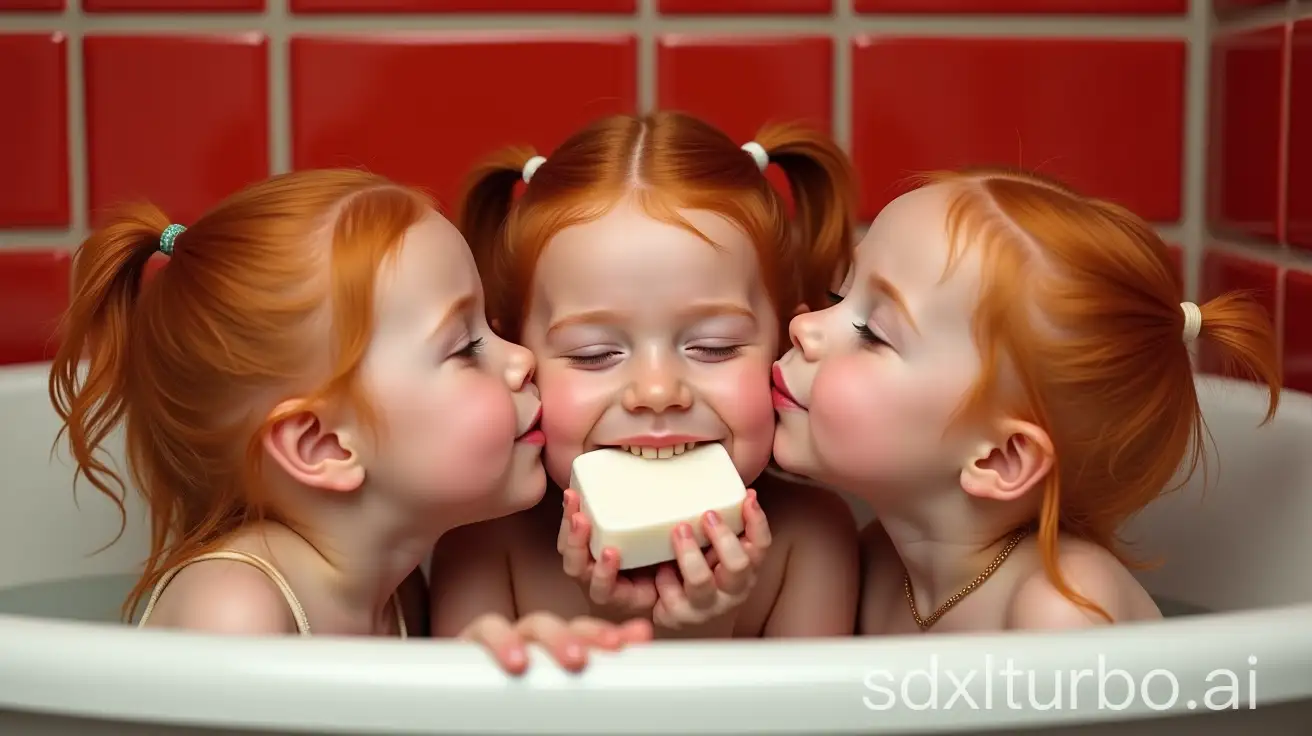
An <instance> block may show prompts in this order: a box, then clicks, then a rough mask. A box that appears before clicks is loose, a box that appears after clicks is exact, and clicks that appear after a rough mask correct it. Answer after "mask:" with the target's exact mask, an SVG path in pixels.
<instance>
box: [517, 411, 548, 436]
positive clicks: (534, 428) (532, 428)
mask: <svg viewBox="0 0 1312 736" xmlns="http://www.w3.org/2000/svg"><path fill="white" fill-rule="evenodd" d="M541 421H542V407H541V405H539V406H538V410H537V411H536V412H534V413H533V421H531V422H529V423H528V428H527V429H525V430H524V431H523V432H521V433H520V434H519V436H518V437H516V438H515V441H516V442H519V441H521V440H527V439H528V437H529V435H531V434H533V433H534V432H536V433H538V434H542V430H540V429H538V423H539V422H541Z"/></svg>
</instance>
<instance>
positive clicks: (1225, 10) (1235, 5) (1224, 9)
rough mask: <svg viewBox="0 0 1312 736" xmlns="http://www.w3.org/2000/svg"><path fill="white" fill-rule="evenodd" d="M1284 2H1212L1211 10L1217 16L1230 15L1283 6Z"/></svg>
mask: <svg viewBox="0 0 1312 736" xmlns="http://www.w3.org/2000/svg"><path fill="white" fill-rule="evenodd" d="M1285 1H1286V0H1212V9H1213V10H1215V11H1216V13H1217V15H1231V14H1234V13H1238V12H1243V11H1245V10H1252V9H1253V8H1262V7H1267V6H1270V5H1284V4H1285Z"/></svg>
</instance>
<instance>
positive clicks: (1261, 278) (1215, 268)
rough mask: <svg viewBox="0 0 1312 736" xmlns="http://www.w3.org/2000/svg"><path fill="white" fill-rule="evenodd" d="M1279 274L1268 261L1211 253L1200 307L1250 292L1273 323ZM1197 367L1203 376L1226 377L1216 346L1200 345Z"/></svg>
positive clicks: (1205, 263)
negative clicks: (1219, 298) (1227, 295)
mask: <svg viewBox="0 0 1312 736" xmlns="http://www.w3.org/2000/svg"><path fill="white" fill-rule="evenodd" d="M1278 271H1279V269H1278V268H1277V267H1276V265H1275V264H1273V263H1270V262H1267V261H1261V260H1256V259H1253V258H1249V257H1247V256H1243V255H1239V254H1237V253H1229V252H1225V251H1220V250H1214V249H1209V250H1208V251H1207V252H1206V253H1205V254H1204V255H1203V272H1202V288H1201V289H1200V292H1201V293H1200V294H1199V300H1198V303H1199V304H1202V303H1203V302H1206V301H1207V300H1209V299H1213V298H1215V297H1217V296H1220V295H1221V294H1224V293H1226V292H1230V291H1249V292H1252V296H1253V298H1254V299H1256V300H1257V301H1258V303H1259V304H1261V305H1262V306H1263V307H1264V308H1265V309H1266V310H1267V314H1269V315H1270V316H1271V319H1272V321H1273V322H1274V321H1275V318H1276V279H1277V277H1278V275H1279V274H1278ZM1198 367H1199V370H1201V371H1203V372H1204V373H1212V374H1216V375H1221V374H1222V373H1223V367H1224V364H1223V362H1222V358H1221V356H1220V355H1219V354H1218V353H1217V351H1216V344H1215V343H1213V342H1210V341H1208V340H1203V341H1201V342H1200V343H1199V351H1198Z"/></svg>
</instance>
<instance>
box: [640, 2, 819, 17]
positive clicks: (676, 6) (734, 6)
mask: <svg viewBox="0 0 1312 736" xmlns="http://www.w3.org/2000/svg"><path fill="white" fill-rule="evenodd" d="M657 7H658V8H659V9H660V12H662V13H664V14H666V15H709V14H720V13H726V14H727V13H733V14H735V15H738V14H747V13H775V14H779V13H798V14H806V13H831V12H833V10H834V0H660V3H659V5H658V6H657Z"/></svg>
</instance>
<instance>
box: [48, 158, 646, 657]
mask: <svg viewBox="0 0 1312 736" xmlns="http://www.w3.org/2000/svg"><path fill="white" fill-rule="evenodd" d="M156 252H159V253H163V254H164V255H165V256H168V259H169V260H168V263H167V265H166V266H165V267H164V269H163V270H162V271H161V272H160V273H159V274H158V275H157V276H155V277H154V278H152V279H150V280H149V281H148V282H146V283H144V284H143V274H144V272H145V270H146V264H147V262H148V261H149V260H150V259H151V257H152V255H153V254H155V253H156ZM75 263H76V265H75V270H74V295H73V299H72V304H71V306H70V307H69V310H68V313H67V316H66V319H65V324H64V334H63V342H62V345H61V347H60V349H59V352H58V355H57V356H56V358H55V361H54V366H53V368H52V369H51V376H50V394H51V398H52V401H53V402H54V404H55V407H56V409H57V411H58V412H59V414H60V416H61V418H62V419H63V420H64V421H65V423H66V426H65V429H66V430H67V434H68V440H69V442H70V444H71V446H72V452H73V455H74V457H75V458H76V461H77V464H78V471H79V474H80V475H81V476H82V477H83V478H85V479H86V480H87V481H88V482H90V483H91V484H92V485H93V486H95V487H96V488H97V489H98V490H100V491H101V492H103V493H105V494H106V495H108V496H109V497H110V498H112V499H114V501H115V502H116V503H117V504H118V505H119V507H120V509H122V508H123V507H124V501H125V499H124V489H125V486H124V484H123V482H122V480H121V478H120V476H119V475H118V474H117V473H116V472H115V471H114V470H112V469H111V468H110V467H108V466H107V465H106V464H105V463H104V462H103V461H102V460H100V459H99V458H97V457H96V454H95V453H96V451H97V449H98V448H99V447H100V446H101V445H102V443H103V442H104V440H105V439H106V437H107V436H108V435H109V433H110V432H111V431H112V430H113V429H114V427H115V425H117V424H118V423H119V422H120V420H122V421H123V423H124V424H125V425H126V441H127V455H128V463H129V466H128V469H129V471H130V473H131V478H132V481H133V485H134V486H135V487H136V488H138V489H140V491H141V494H142V496H143V497H144V499H145V501H146V504H147V506H148V509H149V516H150V522H151V544H150V554H149V557H148V559H147V560H146V563H145V570H144V573H143V575H142V576H141V578H140V580H139V581H138V583H137V584H136V586H135V587H134V588H133V590H132V592H131V594H130V596H129V598H128V600H127V602H126V604H125V606H124V608H125V615H126V616H128V617H130V616H131V614H132V612H133V611H135V610H136V608H137V606H138V604H139V603H141V601H142V600H143V599H148V600H147V602H146V607H145V610H144V612H143V613H142V615H141V619H140V625H141V626H152V627H174V628H186V629H196V630H202V631H209V632H219V633H230V634H292V633H298V634H301V635H308V634H309V633H310V632H311V631H312V630H313V631H314V632H315V633H318V634H332V635H367V636H401V637H405V636H406V635H407V633H411V634H419V635H422V634H424V633H426V629H427V624H428V622H427V615H426V611H425V608H426V606H425V604H426V598H427V596H426V592H425V590H424V583H423V577H422V574H421V573H420V572H419V571H418V569H417V568H418V566H419V564H420V562H421V561H422V559H423V557H424V555H425V554H427V552H428V551H429V550H430V549H431V548H432V546H433V544H434V542H436V540H437V538H438V537H439V536H441V535H442V533H443V532H445V531H447V530H448V529H451V528H453V527H456V526H458V525H461V524H467V523H470V522H475V521H480V520H483V519H488V518H492V517H496V516H501V515H505V514H508V513H511V512H514V511H518V510H520V509H523V508H528V507H530V506H532V505H533V504H535V503H537V501H538V500H539V499H540V498H541V496H542V492H543V487H544V479H543V471H542V467H541V462H540V459H539V453H540V452H541V446H542V433H541V432H540V431H539V430H538V429H537V422H538V417H539V414H540V412H539V401H538V399H537V396H536V391H535V390H534V388H533V386H532V384H531V383H530V378H531V375H532V373H533V370H534V361H533V356H532V354H531V353H529V352H528V351H527V350H524V349H523V348H520V347H518V346H515V345H511V344H509V343H506V342H504V341H502V340H501V339H499V338H498V337H497V336H496V335H494V334H492V332H491V331H490V330H489V329H488V327H487V325H486V323H485V321H484V312H483V302H482V299H483V297H482V289H481V287H480V283H479V279H478V274H477V272H476V271H475V268H474V262H473V258H472V256H471V254H470V252H469V249H468V247H467V246H466V244H465V242H464V240H463V239H462V238H461V236H460V234H459V232H457V231H456V229H455V228H454V227H453V226H452V225H451V224H450V223H448V222H447V221H446V220H444V219H443V218H442V217H440V216H439V215H438V214H437V213H436V212H434V211H433V209H432V207H431V206H430V204H429V202H428V201H427V200H426V199H424V198H423V197H422V196H421V195H419V194H417V193H416V192H414V191H411V190H409V189H406V188H403V187H400V186H397V185H395V184H393V183H391V182H389V181H387V180H385V179H382V178H380V177H378V176H374V175H371V174H367V173H364V172H360V171H349V170H324V171H305V172H301V173H295V174H288V175H284V176H278V177H274V178H272V179H270V180H268V181H265V182H263V183H260V184H256V185H254V186H251V187H249V188H247V189H246V190H244V191H242V192H240V193H238V194H236V195H234V196H232V197H231V198H229V199H228V200H226V201H225V202H223V203H221V204H220V205H219V206H218V207H216V208H215V209H214V210H213V211H211V212H210V213H209V214H207V215H205V216H204V217H202V218H201V219H200V220H199V221H197V222H196V223H194V224H192V225H191V226H190V227H183V226H181V225H177V224H169V221H168V220H167V219H165V217H164V216H163V214H161V213H160V212H159V210H158V209H156V208H154V207H152V206H149V205H139V206H135V207H129V208H126V209H124V210H122V211H121V212H120V213H118V214H117V215H116V216H115V217H113V218H112V219H111V220H110V221H109V224H108V225H106V226H105V227H104V228H103V229H101V230H100V231H98V232H96V233H95V234H93V235H92V236H91V237H90V238H88V239H87V241H86V242H85V243H83V245H82V246H81V248H80V249H79V251H78V254H77V258H76V262H75ZM84 359H85V360H86V363H87V365H86V366H85V369H84V366H82V365H81V362H82V361H83V360H84ZM645 631H646V629H645V625H643V624H637V625H633V626H629V627H626V628H619V627H615V626H612V625H610V624H604V623H602V622H597V621H587V620H583V621H576V622H573V623H571V624H566V623H565V622H563V621H561V620H559V619H557V618H554V617H550V616H536V617H532V618H529V619H526V620H525V621H522V622H519V623H518V624H511V623H510V622H509V621H508V620H505V619H502V618H497V617H485V618H483V619H480V620H477V621H471V622H470V625H469V627H468V628H465V629H464V630H463V631H462V632H460V635H461V636H463V637H466V638H469V639H474V640H478V641H480V642H482V643H483V644H485V645H486V646H489V647H491V648H492V649H493V650H494V652H495V653H496V655H497V657H498V659H499V661H500V662H501V664H502V665H503V666H504V667H506V668H507V669H508V670H511V671H522V670H523V668H524V664H525V658H524V652H523V644H524V641H525V640H527V639H536V640H539V641H542V642H543V643H545V644H547V645H548V646H549V647H550V648H551V649H552V651H553V652H555V654H556V656H557V657H558V658H560V659H561V661H562V663H563V664H565V665H566V666H569V667H574V668H577V667H579V666H582V664H583V654H582V647H583V646H585V645H599V646H607V647H615V646H619V645H620V644H622V643H623V642H625V641H629V640H635V639H640V638H642V637H643V636H644V632H645Z"/></svg>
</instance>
